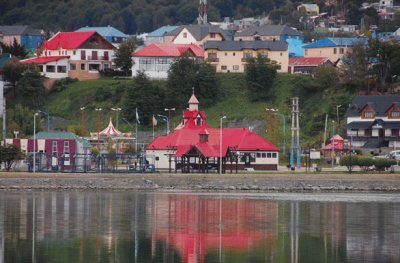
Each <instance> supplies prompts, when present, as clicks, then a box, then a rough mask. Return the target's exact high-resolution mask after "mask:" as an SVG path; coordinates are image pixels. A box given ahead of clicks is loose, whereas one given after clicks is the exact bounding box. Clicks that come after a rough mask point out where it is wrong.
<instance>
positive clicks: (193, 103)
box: [189, 88, 199, 111]
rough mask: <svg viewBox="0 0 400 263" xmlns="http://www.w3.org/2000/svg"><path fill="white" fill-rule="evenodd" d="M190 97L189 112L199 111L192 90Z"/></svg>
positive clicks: (197, 102)
mask: <svg viewBox="0 0 400 263" xmlns="http://www.w3.org/2000/svg"><path fill="white" fill-rule="evenodd" d="M192 92H193V94H192V97H190V100H189V110H190V111H194V110H197V111H198V110H199V101H198V100H197V98H196V96H195V95H194V88H192Z"/></svg>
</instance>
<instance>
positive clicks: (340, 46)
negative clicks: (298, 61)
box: [303, 37, 368, 63]
mask: <svg viewBox="0 0 400 263" xmlns="http://www.w3.org/2000/svg"><path fill="white" fill-rule="evenodd" d="M358 44H362V45H367V44H368V39H367V38H365V37H328V38H322V39H320V40H318V41H315V42H312V43H308V44H305V45H304V46H303V47H304V57H327V58H329V60H330V61H332V62H334V63H335V62H337V61H338V60H340V59H341V58H343V57H344V56H345V55H346V53H347V52H349V51H350V50H351V49H352V48H353V46H354V45H358Z"/></svg>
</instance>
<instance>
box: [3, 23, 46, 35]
mask: <svg viewBox="0 0 400 263" xmlns="http://www.w3.org/2000/svg"><path fill="white" fill-rule="evenodd" d="M0 32H1V33H2V34H3V35H5V36H7V35H10V36H16V35H41V32H40V30H36V29H33V28H31V27H30V26H27V25H16V26H0Z"/></svg>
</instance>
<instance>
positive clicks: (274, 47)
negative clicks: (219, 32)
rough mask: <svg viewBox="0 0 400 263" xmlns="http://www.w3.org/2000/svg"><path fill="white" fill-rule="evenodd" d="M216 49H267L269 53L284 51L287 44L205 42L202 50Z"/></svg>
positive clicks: (275, 42)
mask: <svg viewBox="0 0 400 263" xmlns="http://www.w3.org/2000/svg"><path fill="white" fill-rule="evenodd" d="M207 49H218V50H221V51H235V50H236V51H237V50H243V49H253V50H259V49H269V50H271V51H286V50H287V49H288V44H287V43H286V42H285V41H207V42H205V43H204V50H207Z"/></svg>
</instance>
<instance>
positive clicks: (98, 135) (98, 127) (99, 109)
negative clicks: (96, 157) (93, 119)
mask: <svg viewBox="0 0 400 263" xmlns="http://www.w3.org/2000/svg"><path fill="white" fill-rule="evenodd" d="M95 110H96V111H97V147H98V148H99V150H100V111H101V108H95Z"/></svg>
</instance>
